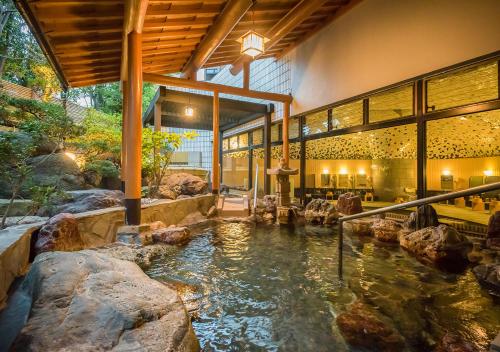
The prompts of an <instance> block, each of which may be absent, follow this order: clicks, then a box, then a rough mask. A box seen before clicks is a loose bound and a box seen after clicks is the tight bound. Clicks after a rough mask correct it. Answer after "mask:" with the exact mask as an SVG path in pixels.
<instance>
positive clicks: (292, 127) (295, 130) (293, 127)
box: [288, 118, 299, 139]
mask: <svg viewBox="0 0 500 352" xmlns="http://www.w3.org/2000/svg"><path fill="white" fill-rule="evenodd" d="M288 129H289V131H288V133H289V138H290V139H293V138H299V119H297V118H294V119H290V122H289V126H288Z"/></svg>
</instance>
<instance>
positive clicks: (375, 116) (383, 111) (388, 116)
mask: <svg viewBox="0 0 500 352" xmlns="http://www.w3.org/2000/svg"><path fill="white" fill-rule="evenodd" d="M412 115H413V85H408V86H404V87H399V88H395V89H391V90H389V91H387V92H383V93H380V94H376V95H374V96H371V97H370V98H369V120H370V122H378V121H385V120H392V119H396V118H400V117H407V116H412Z"/></svg>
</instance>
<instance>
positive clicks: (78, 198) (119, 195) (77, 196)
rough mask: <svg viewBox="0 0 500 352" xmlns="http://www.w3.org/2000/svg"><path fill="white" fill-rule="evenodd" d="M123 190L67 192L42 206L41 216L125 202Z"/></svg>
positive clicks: (101, 207) (39, 212) (81, 211)
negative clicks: (47, 204)
mask: <svg viewBox="0 0 500 352" xmlns="http://www.w3.org/2000/svg"><path fill="white" fill-rule="evenodd" d="M123 196H124V195H123V192H122V191H110V190H107V189H89V190H81V191H70V192H66V195H65V197H62V198H60V199H57V200H54V201H53V202H52V204H50V205H49V206H47V207H44V208H41V209H40V210H39V211H38V214H37V215H39V216H47V215H48V216H52V215H55V214H59V213H71V214H77V213H83V212H86V211H91V210H98V209H104V208H110V207H117V206H121V205H122V204H123Z"/></svg>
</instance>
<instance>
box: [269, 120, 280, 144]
mask: <svg viewBox="0 0 500 352" xmlns="http://www.w3.org/2000/svg"><path fill="white" fill-rule="evenodd" d="M280 129H281V124H279V123H275V124H274V125H271V142H278V141H279V140H281V137H280Z"/></svg>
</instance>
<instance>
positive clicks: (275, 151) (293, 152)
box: [271, 143, 300, 160]
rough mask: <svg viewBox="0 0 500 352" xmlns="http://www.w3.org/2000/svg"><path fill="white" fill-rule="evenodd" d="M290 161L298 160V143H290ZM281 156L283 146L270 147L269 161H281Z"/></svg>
mask: <svg viewBox="0 0 500 352" xmlns="http://www.w3.org/2000/svg"><path fill="white" fill-rule="evenodd" d="M289 147H290V159H291V160H300V143H290V144H289ZM282 156H283V146H281V145H276V146H274V147H271V159H281V158H282Z"/></svg>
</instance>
